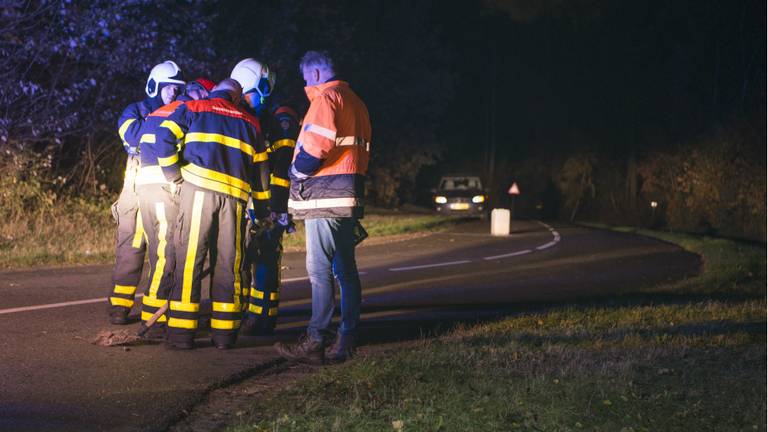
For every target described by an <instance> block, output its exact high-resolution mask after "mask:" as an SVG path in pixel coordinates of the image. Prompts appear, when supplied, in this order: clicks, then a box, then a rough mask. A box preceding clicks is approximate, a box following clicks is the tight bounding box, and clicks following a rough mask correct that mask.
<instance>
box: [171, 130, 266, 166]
mask: <svg viewBox="0 0 768 432" xmlns="http://www.w3.org/2000/svg"><path fill="white" fill-rule="evenodd" d="M192 142H213V143H217V144H221V145H224V146H227V147H230V148H234V149H238V150H240V151H241V152H243V153H245V154H247V155H248V156H251V157H253V158H254V160H255V159H256V155H257V153H256V149H254V148H253V146H252V145H250V144H248V143H247V142H245V141H240V140H239V139H237V138H232V137H228V136H226V135H222V134H215V133H205V132H190V133H188V134H187V137H186V138H184V143H185V144H189V143H192ZM265 160H266V159H265Z"/></svg>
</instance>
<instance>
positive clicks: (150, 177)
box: [136, 95, 192, 185]
mask: <svg viewBox="0 0 768 432" xmlns="http://www.w3.org/2000/svg"><path fill="white" fill-rule="evenodd" d="M190 100H192V99H190V98H188V97H186V96H184V95H182V96H180V97H179V98H178V99H176V100H175V101H174V102H171V103H169V104H168V105H163V106H162V107H160V108H158V109H156V110H155V111H153V112H152V113H150V114H149V115H148V116H147V117H146V118H145V119H144V121H143V122H142V123H141V129H140V130H139V149H140V150H141V151H140V152H139V158H140V160H141V167H140V169H139V175H138V176H137V177H136V185H147V184H164V183H168V180H167V179H166V178H165V175H164V174H163V170H162V169H161V168H160V164H159V162H158V161H157V150H158V148H157V146H156V145H155V141H156V136H155V131H157V128H158V127H160V124H161V123H162V122H164V121H165V120H167V119H168V116H170V115H171V114H172V113H173V112H174V111H175V110H176V108H178V107H179V105H181V104H182V103H184V102H186V101H190Z"/></svg>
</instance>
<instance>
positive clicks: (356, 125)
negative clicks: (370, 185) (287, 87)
mask: <svg viewBox="0 0 768 432" xmlns="http://www.w3.org/2000/svg"><path fill="white" fill-rule="evenodd" d="M305 91H306V92H307V97H309V100H310V106H309V110H308V111H307V115H306V116H305V117H304V124H303V126H302V128H301V132H300V133H299V138H298V140H297V143H296V149H295V150H294V155H293V165H292V166H291V193H290V199H289V200H288V210H289V212H291V213H292V214H293V215H294V216H295V217H296V218H297V219H310V218H328V217H358V218H360V217H363V195H364V192H365V190H364V185H365V174H366V172H367V170H368V160H369V158H370V143H371V122H370V119H369V116H368V108H367V107H366V106H365V104H364V103H363V101H362V100H360V98H359V97H358V96H357V95H356V94H355V93H354V92H353V91H352V89H350V88H349V84H347V83H346V82H344V81H338V80H336V81H329V82H327V83H324V84H320V85H317V86H312V87H306V88H305ZM307 160H309V161H315V162H316V163H314V164H313V163H311V162H310V164H309V165H307V164H306V163H304V164H303V161H307ZM312 165H314V166H312ZM307 166H311V168H307Z"/></svg>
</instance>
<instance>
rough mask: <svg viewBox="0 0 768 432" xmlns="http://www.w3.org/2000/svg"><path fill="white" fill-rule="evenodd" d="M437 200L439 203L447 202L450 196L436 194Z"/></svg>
mask: <svg viewBox="0 0 768 432" xmlns="http://www.w3.org/2000/svg"><path fill="white" fill-rule="evenodd" d="M435 202H436V203H438V204H445V203H447V202H448V198H446V197H444V196H436V197H435Z"/></svg>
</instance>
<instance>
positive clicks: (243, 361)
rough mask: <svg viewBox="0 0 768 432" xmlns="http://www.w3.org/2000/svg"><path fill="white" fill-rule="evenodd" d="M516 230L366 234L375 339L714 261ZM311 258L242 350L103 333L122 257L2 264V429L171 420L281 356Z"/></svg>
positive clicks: (586, 233)
mask: <svg viewBox="0 0 768 432" xmlns="http://www.w3.org/2000/svg"><path fill="white" fill-rule="evenodd" d="M512 231H513V232H512V234H511V235H510V236H508V237H501V238H500V237H491V236H490V235H488V234H487V233H488V232H489V227H488V225H487V223H481V222H473V223H465V224H461V225H459V226H458V227H457V228H456V229H455V230H454V231H451V232H446V233H437V234H432V235H429V236H426V237H421V238H417V239H413V240H408V241H403V242H398V243H391V244H384V245H375V246H366V247H361V248H360V249H359V250H358V266H359V268H360V271H361V278H362V281H363V287H364V289H363V322H362V328H361V334H362V335H363V337H364V338H365V339H363V340H362V341H361V342H362V343H364V344H365V343H368V344H373V343H377V342H381V341H384V340H389V339H397V338H408V337H413V336H417V335H418V334H420V333H422V332H424V331H430V330H431V329H433V328H434V326H435V325H440V324H441V323H455V322H458V321H469V322H471V321H476V320H479V319H489V318H495V317H498V316H503V315H508V314H513V313H515V312H516V311H517V312H519V311H520V310H522V309H524V308H526V307H527V308H530V307H531V305H534V307H536V305H542V304H547V303H555V302H567V301H569V300H576V299H585V298H595V297H608V296H614V295H617V294H620V293H624V292H630V291H632V290H636V289H638V288H641V287H643V286H647V285H651V284H655V283H658V282H662V281H667V280H674V279H679V278H682V277H685V276H688V275H693V274H695V273H696V272H697V271H698V268H699V266H700V262H699V258H698V257H697V256H695V255H693V254H689V253H687V252H684V251H682V250H680V249H679V248H677V247H675V246H673V245H670V244H667V243H663V242H659V241H656V240H652V239H648V238H644V237H639V236H634V235H628V234H621V233H614V232H608V231H601V230H591V229H586V228H581V227H574V226H568V225H557V224H556V225H552V226H550V225H547V224H544V223H541V222H535V221H513V230H512ZM303 260H304V255H303V254H301V253H289V254H286V256H285V258H284V262H283V264H284V266H285V267H286V268H285V270H284V272H283V277H284V283H283V290H282V293H281V296H282V304H281V318H280V323H279V326H278V329H279V331H278V333H277V335H276V336H274V337H251V338H248V337H243V338H240V340H239V341H238V344H237V347H236V349H233V350H230V351H218V350H216V349H214V348H212V347H210V346H205V347H203V348H199V349H196V350H194V351H191V352H174V351H166V350H165V349H163V348H162V346H158V345H141V346H133V347H130V348H129V349H123V348H115V347H112V348H104V347H98V346H94V345H92V344H90V343H89V340H91V339H92V338H93V337H94V336H95V335H96V334H97V333H98V332H99V331H100V330H103V329H109V328H113V329H118V327H111V326H109V325H108V324H107V320H106V300H105V299H104V298H103V295H105V292H107V291H108V288H109V283H110V282H109V281H110V272H111V267H109V266H89V267H75V268H58V269H55V268H54V269H36V270H27V271H14V272H6V273H0V329H2V333H0V365H2V366H0V431H5V430H13V431H27V430H28V431H38V430H48V431H64V430H67V431H69V430H73V431H88V430H110V431H151V430H164V429H166V428H167V427H168V426H169V425H170V424H172V423H173V422H174V421H175V420H177V419H178V418H180V417H182V416H183V415H184V413H185V410H186V409H189V408H190V407H191V406H193V405H194V404H195V403H196V402H197V401H199V400H200V399H201V398H202V397H203V396H204V395H205V393H206V392H207V391H208V390H210V389H211V388H214V387H217V386H221V385H223V384H226V383H227V382H233V381H236V380H237V379H238V377H240V376H244V375H246V374H252V373H254V372H255V371H258V370H259V369H260V368H267V367H270V366H272V365H274V364H275V362H278V361H279V359H278V358H277V357H276V356H275V355H274V353H273V352H272V349H271V345H272V343H273V342H274V341H275V340H277V339H291V338H294V337H295V335H296V334H297V332H299V331H301V329H303V327H304V326H305V325H306V322H307V319H308V317H309V314H310V301H309V296H310V291H309V284H308V282H307V279H306V274H305V272H304V270H303V267H304V266H303ZM129 328H130V329H131V330H135V329H136V328H137V325H133V326H130V327H129ZM205 340H206V338H205V335H204V334H203V335H201V339H200V342H201V343H203V342H204V341H205Z"/></svg>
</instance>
